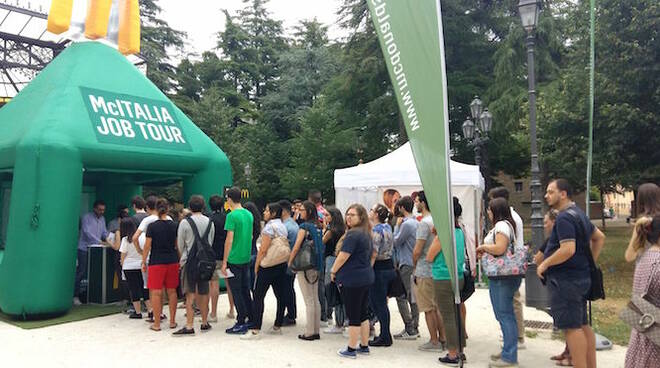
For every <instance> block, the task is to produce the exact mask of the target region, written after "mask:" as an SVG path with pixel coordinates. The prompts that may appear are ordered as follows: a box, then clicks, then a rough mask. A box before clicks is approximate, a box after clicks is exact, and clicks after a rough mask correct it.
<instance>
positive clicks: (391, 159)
mask: <svg viewBox="0 0 660 368" xmlns="http://www.w3.org/2000/svg"><path fill="white" fill-rule="evenodd" d="M449 170H450V173H451V185H452V186H459V185H465V186H473V187H477V188H480V189H482V190H483V189H484V188H485V185H484V179H483V177H482V176H481V173H480V172H479V166H476V165H468V164H462V163H460V162H456V161H453V160H452V161H451V163H450V166H449ZM421 185H422V182H421V180H420V178H419V173H418V172H417V166H416V165H415V159H414V157H413V153H412V149H411V148H410V142H407V143H406V144H404V145H403V146H401V147H399V148H397V149H396V150H394V151H393V152H390V153H389V154H387V155H385V156H383V157H381V158H378V159H376V160H373V161H371V162H367V163H366V164H360V165H357V166H353V167H349V168H346V169H337V170H335V188H363V187H381V186H421Z"/></svg>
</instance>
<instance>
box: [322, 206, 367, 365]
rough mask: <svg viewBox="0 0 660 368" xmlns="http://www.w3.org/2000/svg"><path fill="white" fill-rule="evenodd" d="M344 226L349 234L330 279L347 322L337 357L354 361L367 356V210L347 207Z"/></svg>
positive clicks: (342, 245) (358, 207) (345, 237)
mask: <svg viewBox="0 0 660 368" xmlns="http://www.w3.org/2000/svg"><path fill="white" fill-rule="evenodd" d="M346 226H347V227H348V228H349V230H348V231H347V232H346V235H345V236H344V238H343V241H342V242H341V249H340V251H339V254H338V255H337V260H336V261H335V263H334V264H333V265H332V268H331V270H330V277H331V279H332V280H333V281H335V282H336V283H337V285H338V286H339V291H340V293H341V298H342V300H343V302H344V307H345V308H346V317H347V318H348V346H347V347H346V348H344V349H340V350H339V351H338V352H337V354H339V355H340V356H341V357H344V358H352V359H355V358H356V356H357V354H369V289H370V288H371V285H373V283H374V269H373V267H372V266H371V257H372V253H373V245H372V242H373V240H372V238H371V224H370V223H369V216H368V214H367V210H366V209H365V208H364V207H362V205H360V204H352V205H351V206H350V207H348V210H346ZM358 341H359V346H358Z"/></svg>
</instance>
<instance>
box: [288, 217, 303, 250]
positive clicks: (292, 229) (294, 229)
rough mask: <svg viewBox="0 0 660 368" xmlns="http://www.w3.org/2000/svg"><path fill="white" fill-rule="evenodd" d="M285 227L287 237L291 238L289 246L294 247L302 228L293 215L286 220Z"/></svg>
mask: <svg viewBox="0 0 660 368" xmlns="http://www.w3.org/2000/svg"><path fill="white" fill-rule="evenodd" d="M284 227H286V232H287V235H286V237H287V239H288V240H289V247H291V249H293V246H294V245H295V244H296V238H297V237H298V230H300V227H299V226H298V224H297V223H296V222H295V221H293V219H292V218H291V217H289V218H288V219H286V221H284Z"/></svg>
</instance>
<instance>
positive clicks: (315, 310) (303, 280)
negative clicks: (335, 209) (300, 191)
mask: <svg viewBox="0 0 660 368" xmlns="http://www.w3.org/2000/svg"><path fill="white" fill-rule="evenodd" d="M300 218H301V219H302V220H303V221H304V222H303V223H302V224H300V230H298V237H296V243H295V245H294V246H293V249H292V250H291V256H290V257H289V267H290V266H291V264H292V263H293V260H294V259H295V258H296V255H297V254H298V252H299V251H300V247H301V246H302V244H303V242H304V241H305V239H308V238H309V239H312V241H313V242H314V247H315V248H316V253H317V256H318V259H317V260H316V266H315V268H314V269H311V270H307V271H299V272H298V275H297V277H296V278H297V279H298V284H299V285H300V291H301V292H302V294H303V299H304V300H305V313H306V315H307V324H306V327H305V333H304V334H302V335H298V338H299V339H301V340H306V341H312V340H320V339H321V335H320V330H321V302H320V301H319V287H318V282H320V280H319V278H320V274H321V267H323V266H322V264H321V263H322V262H323V254H322V252H321V251H322V250H323V239H322V237H321V231H320V230H319V227H320V223H319V220H318V215H317V212H316V206H315V205H314V203H312V202H310V201H305V202H303V204H302V210H301V211H300Z"/></svg>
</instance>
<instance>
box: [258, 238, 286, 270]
mask: <svg viewBox="0 0 660 368" xmlns="http://www.w3.org/2000/svg"><path fill="white" fill-rule="evenodd" d="M289 255H291V248H289V240H288V239H287V238H286V237H285V236H276V237H275V238H273V239H272V240H271V241H270V246H268V250H267V251H266V255H265V256H264V258H263V259H262V260H261V263H260V264H259V265H260V266H261V267H264V268H268V267H273V266H277V265H280V264H282V263H286V262H288V261H289Z"/></svg>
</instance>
